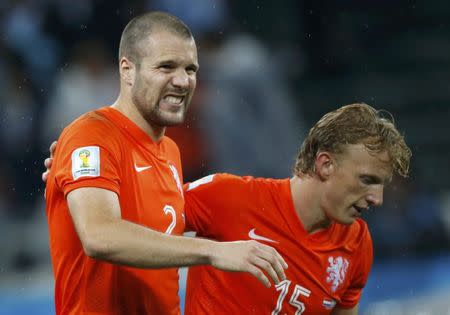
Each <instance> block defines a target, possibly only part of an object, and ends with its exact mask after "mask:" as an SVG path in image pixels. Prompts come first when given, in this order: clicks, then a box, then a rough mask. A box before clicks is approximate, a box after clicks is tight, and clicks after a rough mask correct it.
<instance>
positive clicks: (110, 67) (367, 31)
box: [0, 0, 450, 315]
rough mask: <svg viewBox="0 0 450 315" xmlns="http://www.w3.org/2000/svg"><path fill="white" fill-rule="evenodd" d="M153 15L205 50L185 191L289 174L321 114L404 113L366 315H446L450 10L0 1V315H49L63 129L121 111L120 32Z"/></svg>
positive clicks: (226, 1) (310, 0) (174, 0)
mask: <svg viewBox="0 0 450 315" xmlns="http://www.w3.org/2000/svg"><path fill="white" fill-rule="evenodd" d="M149 9H163V10H166V11H169V12H171V13H173V14H175V15H177V16H179V17H180V18H182V19H183V20H184V21H185V22H186V23H187V24H188V25H189V26H190V27H191V28H192V30H193V31H194V34H195V36H196V39H197V43H198V46H199V54H200V64H201V69H200V72H199V84H198V90H197V92H196V96H195V98H194V100H193V104H192V106H191V111H190V115H189V118H188V120H187V122H186V124H185V126H183V127H179V128H173V129H171V130H169V134H170V135H171V136H172V137H173V138H175V140H176V141H177V142H178V143H179V145H180V147H181V151H182V157H183V164H184V171H185V174H184V176H185V179H186V180H192V179H196V178H198V177H200V176H203V175H206V174H209V173H211V172H216V171H227V172H233V173H237V174H250V175H255V176H268V177H286V176H289V175H290V169H291V165H292V163H293V159H294V156H295V153H296V149H297V147H298V146H299V145H300V143H301V141H302V138H303V136H304V134H305V131H306V130H307V128H308V127H309V126H310V125H311V124H312V123H314V122H315V121H316V120H317V119H318V118H320V117H321V115H323V114H324V113H325V112H327V111H329V110H332V109H334V108H336V107H338V106H341V105H344V104H348V103H352V102H366V103H368V104H371V105H373V106H375V107H377V108H384V109H386V110H388V111H390V112H391V113H393V114H394V116H395V117H396V120H397V123H398V125H399V127H400V129H401V130H402V131H403V132H404V133H405V135H406V138H407V142H408V143H409V144H410V145H411V147H412V150H413V162H412V173H411V177H410V178H409V179H408V180H406V181H397V180H394V182H393V183H392V185H391V187H390V189H388V190H387V191H386V196H385V205H384V206H383V207H382V208H381V209H376V210H375V211H373V212H372V213H370V214H369V215H368V216H367V217H366V219H367V221H368V222H369V226H370V229H371V231H372V235H373V240H374V245H375V265H374V268H373V271H372V273H371V277H370V281H369V283H368V285H367V288H366V290H365V291H364V296H363V299H362V302H361V305H362V306H361V314H367V315H372V314H376V315H402V314H412V315H414V314H417V315H419V314H420V315H428V314H438V315H442V314H444V315H447V314H450V268H449V267H450V242H449V239H450V180H449V179H450V2H448V1H424V0H423V1H414V0H399V1H384V0H381V1H355V0H349V1H324V0H315V1H314V0H302V1H298V0H285V1H256V0H248V1H237V0H234V1H233V0H222V1H220V0H191V1H183V0H165V1H164V0H160V1H152V0H147V1H146V0H140V1H106V0H99V1H94V0H77V1H71V2H67V1H64V0H20V1H17V0H2V1H0V29H1V33H0V34H1V36H0V147H1V152H2V153H1V154H0V163H1V165H2V167H1V170H0V174H1V176H0V231H1V238H0V252H1V254H0V315H7V314H8V315H9V314H51V313H54V307H53V302H52V294H53V293H52V292H53V279H52V274H51V266H50V258H49V253H48V244H47V242H48V236H47V226H46V219H45V209H44V200H43V190H44V185H43V183H42V182H41V179H40V174H41V172H42V171H43V165H42V161H43V159H44V157H45V156H46V155H47V148H48V146H49V144H50V143H51V141H52V140H53V139H56V138H57V137H58V134H59V133H60V131H61V129H62V128H63V126H65V125H66V124H67V123H68V122H70V121H71V120H72V119H74V118H75V117H77V116H78V115H80V114H81V113H83V112H86V111H88V110H91V109H93V108H96V107H100V106H104V105H107V104H110V103H111V102H112V101H114V100H115V97H116V96H117V92H118V74H117V66H116V59H117V51H118V43H119V38H120V34H121V31H122V29H123V27H124V26H125V24H126V23H127V22H128V21H129V20H130V19H131V18H132V17H134V16H135V15H137V14H139V13H142V12H144V11H146V10H149ZM299 259H301V257H299ZM184 275H185V273H184V272H183V277H184ZM183 277H182V278H183ZM181 288H182V289H181V292H180V295H181V296H183V294H184V293H183V288H184V284H183V283H182V285H181Z"/></svg>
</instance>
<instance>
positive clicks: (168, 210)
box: [164, 205, 177, 234]
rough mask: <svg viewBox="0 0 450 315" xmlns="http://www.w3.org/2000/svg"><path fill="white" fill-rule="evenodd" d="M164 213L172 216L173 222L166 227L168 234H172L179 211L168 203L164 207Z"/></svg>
mask: <svg viewBox="0 0 450 315" xmlns="http://www.w3.org/2000/svg"><path fill="white" fill-rule="evenodd" d="M164 213H165V214H166V215H167V214H170V215H171V216H172V222H171V223H170V225H169V226H168V227H167V229H166V232H164V233H166V234H171V233H172V231H173V229H174V228H175V225H176V224H177V213H176V212H175V209H174V208H173V207H172V206H169V205H166V206H165V207H164Z"/></svg>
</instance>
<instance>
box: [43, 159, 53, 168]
mask: <svg viewBox="0 0 450 315" xmlns="http://www.w3.org/2000/svg"><path fill="white" fill-rule="evenodd" d="M52 164H53V158H46V159H45V160H44V166H45V168H46V169H47V171H48V170H49V169H50V168H51V167H52Z"/></svg>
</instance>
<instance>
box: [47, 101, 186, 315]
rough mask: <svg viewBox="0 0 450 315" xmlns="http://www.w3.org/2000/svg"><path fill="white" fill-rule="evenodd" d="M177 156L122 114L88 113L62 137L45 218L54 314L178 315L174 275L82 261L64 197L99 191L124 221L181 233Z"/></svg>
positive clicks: (173, 271) (169, 144)
mask: <svg viewBox="0 0 450 315" xmlns="http://www.w3.org/2000/svg"><path fill="white" fill-rule="evenodd" d="M181 174H182V172H181V163H180V155H179V151H178V148H177V146H176V144H175V143H174V142H173V141H172V140H170V139H169V138H167V137H164V138H163V139H162V140H161V141H160V142H158V143H155V142H154V141H152V139H151V138H150V137H149V136H148V135H147V134H146V133H144V131H142V130H141V129H140V128H139V127H138V126H137V125H135V124H134V123H133V122H132V121H130V120H129V119H128V118H127V117H125V116H124V115H122V114H121V113H120V112H119V111H117V110H115V109H113V108H111V107H104V108H101V109H99V110H96V111H93V112H90V113H87V114H85V115H83V116H81V117H80V118H78V119H77V120H76V121H75V122H73V123H72V124H71V125H69V126H68V127H67V128H66V129H65V130H64V131H63V133H62V135H61V137H60V139H59V141H58V145H57V148H56V152H55V159H54V165H53V167H52V170H51V173H50V176H49V179H48V182H47V192H46V199H47V209H46V210H47V217H48V223H49V230H50V251H51V256H52V263H53V270H54V275H55V304H56V313H57V314H127V315H130V314H136V315H137V314H139V315H142V314H179V313H180V309H179V298H178V272H177V269H176V268H171V269H161V270H144V269H138V268H131V267H125V266H120V265H114V264H110V263H108V262H105V261H100V260H95V259H91V258H89V257H88V256H86V255H85V254H84V251H83V248H82V245H81V242H80V240H79V238H78V235H77V233H76V231H75V228H74V225H73V223H72V220H71V216H70V213H69V209H68V206H67V201H66V196H67V194H68V193H69V192H70V191H72V190H74V189H77V188H80V187H99V188H103V189H108V190H111V191H113V192H115V193H116V194H117V195H118V196H119V202H120V208H121V215H122V218H123V219H125V220H129V221H132V222H135V223H137V224H140V225H143V226H146V227H149V228H151V229H153V230H157V231H161V232H165V233H169V234H177V235H178V234H181V233H183V231H184V215H183V212H182V211H183V207H184V199H183V191H182V184H181V183H182V178H181Z"/></svg>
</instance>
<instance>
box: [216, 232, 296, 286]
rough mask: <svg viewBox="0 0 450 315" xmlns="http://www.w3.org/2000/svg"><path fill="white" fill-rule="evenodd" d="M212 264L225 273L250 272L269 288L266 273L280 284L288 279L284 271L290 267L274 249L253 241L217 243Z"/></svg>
mask: <svg viewBox="0 0 450 315" xmlns="http://www.w3.org/2000/svg"><path fill="white" fill-rule="evenodd" d="M210 263H211V265H212V266H213V267H215V268H217V269H221V270H224V271H241V272H249V273H251V274H252V275H254V276H255V277H256V278H258V280H259V281H261V282H262V284H264V285H265V286H266V287H268V288H269V287H270V281H269V279H268V278H267V277H266V275H265V274H264V272H266V273H267V274H268V275H269V276H270V278H272V280H273V281H274V282H275V284H278V283H279V282H280V281H282V280H285V279H286V275H285V273H284V270H285V269H286V268H287V267H288V265H287V264H286V262H285V261H284V259H283V257H281V255H280V254H279V253H278V252H277V251H276V250H275V249H274V248H272V247H270V246H267V245H264V244H261V243H259V242H257V241H253V240H252V241H237V242H219V243H215V246H214V247H213V248H212V250H211V252H210Z"/></svg>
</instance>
